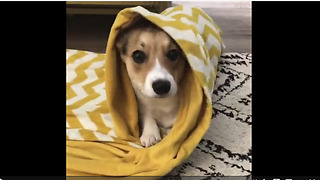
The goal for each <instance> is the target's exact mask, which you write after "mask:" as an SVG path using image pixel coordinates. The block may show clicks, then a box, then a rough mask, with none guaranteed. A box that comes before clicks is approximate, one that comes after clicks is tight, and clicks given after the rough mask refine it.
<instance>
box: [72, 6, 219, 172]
mask: <svg viewBox="0 0 320 180" xmlns="http://www.w3.org/2000/svg"><path fill="white" fill-rule="evenodd" d="M137 17H140V18H145V19H147V20H148V21H150V22H152V23H153V24H155V25H156V26H158V27H159V28H161V29H163V30H164V31H165V32H166V33H167V34H169V35H170V36H171V38H172V39H173V40H175V42H176V43H177V44H178V45H179V46H180V48H181V49H182V51H183V52H184V54H185V56H186V58H187V61H188V64H189V67H190V68H187V71H186V72H185V74H184V77H183V79H182V81H181V83H180V87H179V89H180V93H179V99H180V107H179V112H178V115H177V118H176V122H175V123H174V125H173V127H172V129H171V132H170V133H169V134H168V135H167V136H166V137H164V138H163V139H162V140H161V141H160V142H159V143H157V144H156V145H154V146H151V147H149V148H143V147H142V146H141V144H140V140H139V126H138V106H137V101H136V97H135V94H134V90H133V88H132V85H131V82H130V79H129V77H128V74H127V71H126V66H125V64H124V62H123V61H122V60H121V59H120V58H119V56H118V54H117V50H116V46H115V45H116V40H117V36H118V34H119V32H120V31H121V30H122V29H124V28H127V27H128V26H130V25H132V24H134V23H135V20H136V18H137ZM220 35H221V31H220V28H219V27H218V26H217V25H216V24H215V23H214V22H213V21H212V19H211V18H210V17H209V16H208V15H207V14H205V13H204V12H203V11H202V10H201V9H200V8H196V7H190V6H176V7H171V8H168V9H166V10H165V11H164V12H162V13H161V14H156V13H152V12H149V11H148V10H146V9H144V8H142V7H140V6H138V7H134V8H127V9H124V10H122V11H120V12H119V14H118V15H117V17H116V19H115V22H114V24H113V26H112V28H111V31H110V35H109V39H108V44H107V49H106V54H105V58H106V61H105V77H104V78H105V95H106V96H101V99H106V101H105V102H106V103H101V102H100V101H91V102H92V104H91V105H92V106H94V107H91V106H89V105H90V104H88V103H84V102H82V101H80V102H79V103H82V104H81V105H82V106H81V108H78V107H76V106H69V109H67V112H70V117H69V118H68V121H67V136H68V137H67V175H105V176H163V175H166V174H167V173H169V172H170V171H171V170H172V169H173V168H174V167H176V166H177V165H179V164H180V163H181V162H182V161H183V160H185V159H186V158H188V157H189V155H190V154H191V152H192V151H193V150H194V148H195V147H196V146H197V145H198V143H199V141H200V140H201V138H202V137H203V135H204V134H205V132H206V131H207V129H208V127H209V125H210V121H211V117H212V104H211V103H212V102H211V95H212V91H213V86H214V82H215V78H216V71H217V64H218V59H219V57H220V55H221V51H222V49H223V43H222V40H221V38H220ZM97 57H98V58H104V56H102V55H98V56H97ZM70 58H71V57H70ZM72 58H73V59H70V61H71V62H74V61H75V59H74V58H75V57H72ZM97 60H98V59H95V61H97ZM77 62H81V61H80V60H79V61H77ZM91 63H92V62H91ZM97 63H98V62H97ZM87 66H88V65H83V66H81V68H84V67H87ZM90 67H91V66H90ZM92 67H95V66H92ZM80 71H81V72H80ZM86 71H87V70H82V69H80V70H79V72H78V74H83V78H86V73H85V72H86ZM89 71H90V72H92V73H93V72H94V71H96V72H98V71H97V70H95V69H90V70H89ZM89 71H88V72H89ZM99 72H100V71H99ZM101 72H102V70H101ZM74 74H77V71H76V72H75V73H74ZM87 75H88V74H87ZM93 78H96V76H94V77H93ZM98 78H100V79H101V80H102V78H101V77H98ZM70 86H72V85H70ZM91 86H92V88H91ZM85 88H87V89H88V91H87V92H88V93H89V92H90V91H89V90H91V89H92V90H94V88H96V87H95V86H94V84H93V83H91V84H88V87H84V89H85ZM99 92H101V91H99ZM70 93H71V95H73V94H72V92H70ZM71 95H70V96H71ZM103 95H104V94H103ZM92 96H93V95H92ZM96 96H98V93H95V94H94V97H95V98H96ZM97 99H98V98H97ZM98 102H99V104H95V103H98ZM72 108H77V109H76V110H74V111H73V109H72ZM83 109H84V111H85V113H83V114H82V112H80V110H83ZM92 109H95V111H94V112H93V111H92ZM72 112H76V113H77V114H76V115H74V113H72ZM81 118H85V120H86V121H85V120H82V122H83V123H78V122H79V121H80V119H81ZM78 120H79V121H78ZM102 127H104V128H102ZM68 128H69V129H68ZM72 132H75V133H74V134H72ZM80 135H81V138H78V139H77V138H75V137H79V136H80ZM79 140H80V141H79Z"/></svg>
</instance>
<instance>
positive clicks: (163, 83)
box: [116, 25, 186, 98]
mask: <svg viewBox="0 0 320 180" xmlns="http://www.w3.org/2000/svg"><path fill="white" fill-rule="evenodd" d="M116 46H117V49H118V52H119V53H120V57H121V59H122V60H123V62H124V63H125V65H126V68H127V71H128V75H129V77H130V80H131V83H132V85H133V87H134V88H135V89H138V90H139V91H140V92H141V93H143V94H144V95H145V96H148V97H155V98H163V97H168V96H173V95H175V94H176V93H177V91H178V84H179V82H180V80H181V78H182V77H183V74H184V70H185V66H186V59H185V57H184V55H183V52H182V51H181V49H180V47H179V46H178V45H177V44H176V43H175V41H174V40H173V39H171V38H170V36H168V35H167V34H166V33H165V32H164V31H163V30H161V29H159V28H158V27H156V26H154V25H150V26H143V27H136V28H132V29H130V30H129V31H127V32H126V33H123V34H121V33H120V34H119V38H118V41H117V43H116Z"/></svg>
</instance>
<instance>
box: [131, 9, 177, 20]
mask: <svg viewBox="0 0 320 180" xmlns="http://www.w3.org/2000/svg"><path fill="white" fill-rule="evenodd" d="M132 10H133V11H136V12H138V13H140V14H142V15H143V16H146V17H148V16H153V17H157V18H159V19H161V20H165V21H176V20H175V19H173V18H170V17H168V16H163V15H161V14H155V13H152V12H149V11H148V10H146V9H143V8H142V7H140V6H138V7H134V8H132Z"/></svg>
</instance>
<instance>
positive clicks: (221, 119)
mask: <svg viewBox="0 0 320 180" xmlns="http://www.w3.org/2000/svg"><path fill="white" fill-rule="evenodd" d="M251 57H252V56H251V54H249V53H224V54H222V56H221V61H220V62H219V65H218V74H217V79H216V82H215V90H214V92H213V117H212V122H211V125H210V127H209V130H208V131H207V133H206V134H205V136H204V137H203V138H202V140H201V141H200V143H199V145H198V146H197V147H196V149H195V150H194V152H193V153H192V154H191V156H190V157H189V158H188V159H187V160H186V161H185V162H184V163H182V164H181V165H180V166H178V167H176V168H175V169H174V170H173V171H171V172H170V173H169V174H168V175H169V176H248V175H251V162H252V145H251V127H252V114H251V98H252V93H251V78H252V76H251V63H252V62H251V60H252V58H251Z"/></svg>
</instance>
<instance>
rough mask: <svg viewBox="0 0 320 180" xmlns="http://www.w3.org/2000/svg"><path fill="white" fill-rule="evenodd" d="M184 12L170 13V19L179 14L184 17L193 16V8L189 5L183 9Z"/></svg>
mask: <svg viewBox="0 0 320 180" xmlns="http://www.w3.org/2000/svg"><path fill="white" fill-rule="evenodd" d="M182 8H183V10H182V11H175V12H172V13H171V12H170V13H168V15H167V16H168V17H172V16H175V15H177V14H184V15H188V16H192V7H191V6H188V5H185V6H183V7H182Z"/></svg>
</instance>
